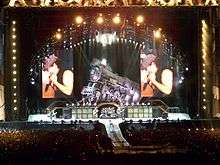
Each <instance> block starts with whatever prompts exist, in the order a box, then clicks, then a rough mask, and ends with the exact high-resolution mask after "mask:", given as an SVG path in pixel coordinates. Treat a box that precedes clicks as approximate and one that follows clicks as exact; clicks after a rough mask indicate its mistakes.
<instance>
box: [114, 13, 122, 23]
mask: <svg viewBox="0 0 220 165" xmlns="http://www.w3.org/2000/svg"><path fill="white" fill-rule="evenodd" d="M112 21H113V22H114V24H119V23H120V22H121V18H120V16H119V14H117V16H115V17H114V18H113V19H112Z"/></svg>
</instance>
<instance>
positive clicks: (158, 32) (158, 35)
mask: <svg viewBox="0 0 220 165" xmlns="http://www.w3.org/2000/svg"><path fill="white" fill-rule="evenodd" d="M161 30H162V29H161V28H159V29H158V30H155V31H154V37H155V38H161Z"/></svg>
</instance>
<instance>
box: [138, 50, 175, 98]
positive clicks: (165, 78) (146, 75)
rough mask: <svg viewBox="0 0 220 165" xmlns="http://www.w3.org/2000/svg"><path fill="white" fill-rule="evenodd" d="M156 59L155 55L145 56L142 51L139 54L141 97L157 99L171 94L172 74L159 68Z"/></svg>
mask: <svg viewBox="0 0 220 165" xmlns="http://www.w3.org/2000/svg"><path fill="white" fill-rule="evenodd" d="M157 58H158V57H157V56H156V55H154V54H146V53H145V52H144V51H141V53H140V73H141V96H142V97H159V96H160V95H161V94H165V95H169V94H170V93H171V92H172V87H173V72H172V71H171V70H170V69H168V68H160V67H161V66H159V64H158V59H157ZM163 62H165V61H163Z"/></svg>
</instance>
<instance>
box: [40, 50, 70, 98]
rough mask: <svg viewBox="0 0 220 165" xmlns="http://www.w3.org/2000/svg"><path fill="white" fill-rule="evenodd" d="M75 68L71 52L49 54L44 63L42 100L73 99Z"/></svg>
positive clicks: (63, 51)
mask: <svg viewBox="0 0 220 165" xmlns="http://www.w3.org/2000/svg"><path fill="white" fill-rule="evenodd" d="M73 68H74V67H73V53H72V51H71V50H68V51H65V50H60V51H57V52H54V53H51V54H48V55H47V56H46V57H45V58H44V59H43V62H42V72H41V73H42V75H41V78H42V79H41V82H42V85H41V86H42V98H62V97H73V83H74V77H73V76H74V73H73V72H74V69H73Z"/></svg>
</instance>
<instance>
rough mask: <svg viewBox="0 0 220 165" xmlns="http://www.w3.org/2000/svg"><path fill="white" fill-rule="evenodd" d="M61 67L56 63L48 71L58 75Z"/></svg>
mask: <svg viewBox="0 0 220 165" xmlns="http://www.w3.org/2000/svg"><path fill="white" fill-rule="evenodd" d="M59 70H60V69H59V67H58V66H57V64H56V63H54V64H53V65H52V66H51V67H50V68H49V69H48V71H49V73H50V74H56V75H57V74H58V72H59Z"/></svg>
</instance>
